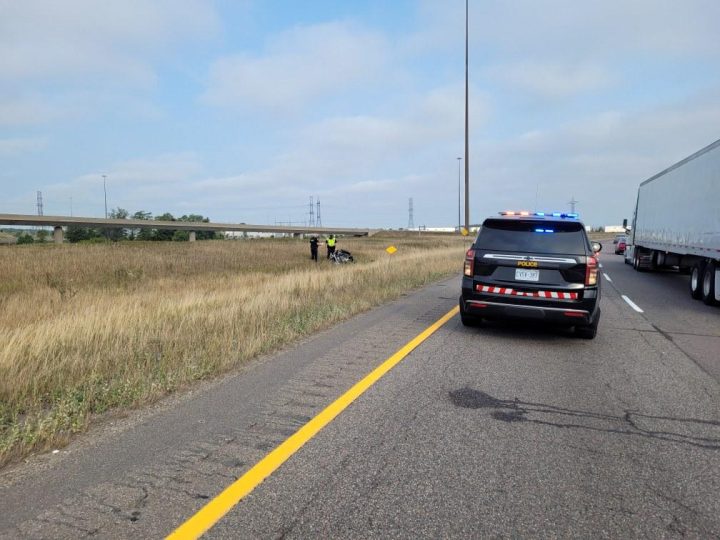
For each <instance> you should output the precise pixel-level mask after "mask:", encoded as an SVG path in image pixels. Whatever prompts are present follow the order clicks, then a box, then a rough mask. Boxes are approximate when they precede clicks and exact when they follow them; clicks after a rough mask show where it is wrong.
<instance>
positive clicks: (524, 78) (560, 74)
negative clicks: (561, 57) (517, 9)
mask: <svg viewBox="0 0 720 540" xmlns="http://www.w3.org/2000/svg"><path fill="white" fill-rule="evenodd" d="M487 73H488V75H489V76H490V77H492V78H495V79H497V80H500V81H501V82H504V83H505V84H507V85H508V86H511V87H513V88H514V89H519V90H523V91H527V92H529V93H531V94H534V95H539V96H542V97H545V98H550V99H559V98H567V97H571V96H573V95H576V94H582V93H587V92H592V91H596V90H599V89H602V88H606V87H608V86H610V85H611V84H612V83H613V79H614V77H613V76H612V75H611V74H610V73H609V72H608V71H607V70H606V69H605V68H603V67H600V66H593V65H582V64H581V65H574V66H566V65H561V64H542V63H534V62H533V63H530V62H523V63H515V64H505V65H496V66H494V67H490V68H488V70H487Z"/></svg>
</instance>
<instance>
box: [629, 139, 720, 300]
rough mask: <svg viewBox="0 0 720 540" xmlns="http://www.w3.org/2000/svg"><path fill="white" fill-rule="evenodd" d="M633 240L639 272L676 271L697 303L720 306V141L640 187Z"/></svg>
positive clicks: (633, 257)
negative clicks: (687, 281) (683, 274)
mask: <svg viewBox="0 0 720 540" xmlns="http://www.w3.org/2000/svg"><path fill="white" fill-rule="evenodd" d="M628 234H629V238H628V249H627V250H626V251H625V262H626V263H629V264H632V265H633V267H634V268H635V270H638V271H646V270H656V269H662V268H673V267H676V268H678V269H679V270H680V271H681V272H687V273H689V274H690V294H691V295H692V297H693V298H698V299H702V300H703V302H705V303H706V304H719V303H720V140H718V141H715V142H714V143H712V144H711V145H710V146H707V147H705V148H703V149H702V150H700V151H699V152H696V153H695V154H693V155H691V156H690V157H687V158H685V159H683V160H682V161H680V162H678V163H676V164H675V165H673V166H672V167H669V168H667V169H665V170H664V171H662V172H660V173H658V174H656V175H655V176H653V177H652V178H649V179H648V180H645V181H644V182H643V183H642V184H640V188H639V189H638V195H637V202H636V204H635V215H634V216H633V220H632V228H631V229H630V230H629V231H628Z"/></svg>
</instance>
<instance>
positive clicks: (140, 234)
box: [131, 210, 153, 240]
mask: <svg viewBox="0 0 720 540" xmlns="http://www.w3.org/2000/svg"><path fill="white" fill-rule="evenodd" d="M131 217H132V219H139V220H143V221H149V220H151V219H152V218H153V216H152V212H146V211H145V210H138V211H137V212H135V213H134V214H133V215H132V216H131ZM131 234H132V236H133V237H134V239H135V240H152V229H133V230H132V231H131Z"/></svg>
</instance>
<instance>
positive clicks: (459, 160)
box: [457, 157, 462, 232]
mask: <svg viewBox="0 0 720 540" xmlns="http://www.w3.org/2000/svg"><path fill="white" fill-rule="evenodd" d="M457 160H458V232H460V230H461V229H462V221H461V218H460V202H461V199H462V197H461V196H460V189H461V187H460V186H461V181H460V179H461V169H460V167H461V165H460V164H461V162H462V158H461V157H459V158H457Z"/></svg>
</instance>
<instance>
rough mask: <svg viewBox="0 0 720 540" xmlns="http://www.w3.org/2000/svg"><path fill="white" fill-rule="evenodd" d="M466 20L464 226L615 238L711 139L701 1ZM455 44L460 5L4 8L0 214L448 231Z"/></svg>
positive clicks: (39, 0) (459, 103)
mask: <svg viewBox="0 0 720 540" xmlns="http://www.w3.org/2000/svg"><path fill="white" fill-rule="evenodd" d="M469 11H470V16H469V29H470V30H469V42H470V46H469V73H470V76H469V99H470V114H469V122H470V153H469V156H470V158H469V164H470V174H469V181H470V221H471V222H472V223H478V222H481V221H482V220H483V219H484V218H486V217H488V216H489V215H492V214H495V213H496V212H498V211H500V210H513V209H516V210H549V211H557V210H561V211H563V210H564V211H569V209H570V205H569V201H570V200H571V199H572V198H574V199H575V200H576V201H577V205H576V209H577V211H578V212H579V213H580V215H581V217H582V219H583V220H584V221H585V222H586V224H589V225H596V226H599V225H610V224H619V223H621V222H622V219H623V218H631V217H632V215H631V214H632V208H633V206H634V202H635V196H636V190H637V186H638V185H639V183H640V182H641V181H643V180H645V179H647V178H649V177H650V176H652V175H654V174H655V173H657V172H659V171H661V170H663V169H664V168H666V167H668V166H670V165H672V164H673V163H675V162H677V161H679V160H680V159H683V158H684V157H686V156H688V155H690V154H692V153H693V152H695V151H697V150H699V149H701V148H703V147H705V146H707V145H708V144H710V143H712V142H713V141H715V140H717V139H718V138H720V39H718V34H717V29H718V28H720V2H718V1H717V0H684V1H683V2H677V1H676V0H602V1H595V0H585V1H582V2H578V1H577V0H470V2H469ZM464 29H465V4H464V2H462V0H452V1H450V0H435V1H432V0H418V1H410V0H393V1H392V2H389V1H387V0H365V1H362V2H361V1H352V0H344V1H342V2H338V1H336V0H334V1H331V0H316V1H313V0H308V1H307V2H296V1H290V0H288V1H279V0H263V1H259V0H258V1H253V0H217V1H210V0H207V1H203V0H152V1H150V0H147V1H142V0H103V1H102V2H100V1H97V0H64V1H63V2H57V1H55V0H23V1H19V0H0V51H2V52H1V53H0V213H16V214H35V213H36V212H37V207H36V200H37V196H36V194H37V191H38V190H39V191H42V195H43V202H44V214H45V215H70V214H71V212H72V214H73V215H75V216H89V217H100V216H103V215H104V194H103V175H105V176H106V186H107V200H108V207H109V208H110V209H112V208H124V209H127V210H128V211H130V212H131V213H133V212H135V211H139V210H143V211H149V212H152V213H153V214H155V215H159V214H162V213H165V212H170V213H172V214H173V215H175V216H181V215H183V214H191V213H193V214H202V215H204V216H208V217H209V218H210V219H211V221H214V222H228V223H240V222H244V223H253V224H274V223H279V222H285V223H287V222H292V223H293V224H304V223H306V222H307V221H308V220H309V202H310V197H313V198H314V200H317V199H318V198H319V199H320V201H321V215H322V224H323V225H324V226H329V227H332V226H338V227H341V226H344V227H383V228H384V227H388V228H400V227H407V226H408V217H409V216H408V205H409V198H412V199H413V207H414V208H413V210H414V215H413V217H414V225H415V226H419V225H425V226H428V227H438V226H454V225H457V223H458V179H459V175H458V170H459V168H458V165H459V161H458V157H464V114H465V111H464V77H465V73H464V68H465V56H464V53H465V34H464ZM462 168H464V164H463V165H462ZM463 219H464V218H463Z"/></svg>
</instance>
